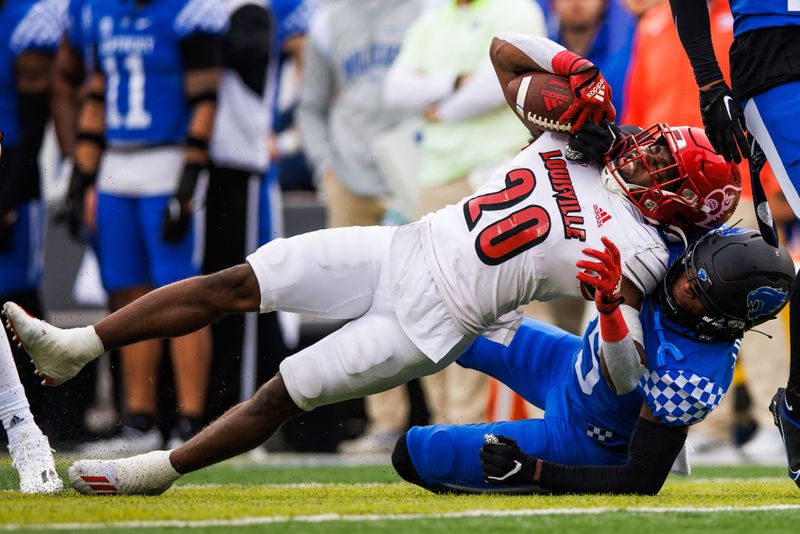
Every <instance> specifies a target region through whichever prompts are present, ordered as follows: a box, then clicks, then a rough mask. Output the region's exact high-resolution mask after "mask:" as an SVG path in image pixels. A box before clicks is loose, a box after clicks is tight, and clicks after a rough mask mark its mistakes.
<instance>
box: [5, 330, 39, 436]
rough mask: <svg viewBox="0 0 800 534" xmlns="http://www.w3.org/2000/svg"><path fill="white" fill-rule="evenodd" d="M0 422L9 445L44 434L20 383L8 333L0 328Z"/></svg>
mask: <svg viewBox="0 0 800 534" xmlns="http://www.w3.org/2000/svg"><path fill="white" fill-rule="evenodd" d="M0 421H2V423H3V428H4V429H5V430H6V433H7V434H8V443H9V445H15V444H16V443H17V442H18V441H20V440H21V439H23V436H24V437H25V438H28V437H37V436H40V435H41V434H42V432H41V430H39V427H38V426H36V422H35V421H34V420H33V414H32V413H31V408H30V405H29V404H28V398H27V397H26V396H25V390H24V389H23V387H22V383H21V382H20V381H19V374H17V366H16V365H14V356H13V354H12V352H11V346H10V345H9V344H8V338H7V337H6V331H5V329H4V328H2V327H0Z"/></svg>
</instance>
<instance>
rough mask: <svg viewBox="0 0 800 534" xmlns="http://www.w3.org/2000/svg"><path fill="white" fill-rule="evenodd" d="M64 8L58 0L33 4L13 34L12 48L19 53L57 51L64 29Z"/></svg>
mask: <svg viewBox="0 0 800 534" xmlns="http://www.w3.org/2000/svg"><path fill="white" fill-rule="evenodd" d="M64 18H65V17H64V9H63V5H62V4H61V3H60V2H58V1H57V0H41V1H40V2H36V3H35V4H34V5H33V6H31V8H30V10H29V11H28V13H27V14H26V15H25V17H23V19H22V20H20V21H19V24H17V27H16V28H14V33H12V34H11V40H10V43H9V44H10V47H11V50H12V51H13V52H14V53H15V54H17V55H19V54H22V53H23V52H25V51H26V50H48V51H55V50H56V48H57V47H58V43H59V42H60V41H61V33H62V31H63V29H64Z"/></svg>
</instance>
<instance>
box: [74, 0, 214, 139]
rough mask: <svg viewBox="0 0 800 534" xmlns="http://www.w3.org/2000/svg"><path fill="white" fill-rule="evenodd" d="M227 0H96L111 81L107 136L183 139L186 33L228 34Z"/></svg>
mask: <svg viewBox="0 0 800 534" xmlns="http://www.w3.org/2000/svg"><path fill="white" fill-rule="evenodd" d="M227 21H228V12H227V9H226V6H225V4H224V2H223V1H222V0H153V1H150V2H146V3H143V4H139V3H137V2H130V1H125V0H102V1H92V2H91V28H90V36H89V38H90V40H91V44H92V46H93V47H94V48H95V49H96V52H95V53H96V56H97V62H98V65H97V69H98V70H100V71H101V72H102V73H103V75H104V77H105V81H106V94H105V104H106V140H107V142H108V144H109V145H111V146H151V145H164V144H180V143H182V142H183V141H184V139H185V137H186V129H187V127H188V123H189V118H190V117H189V112H190V110H189V104H188V102H187V101H186V96H185V92H184V70H183V64H182V60H181V54H180V42H181V40H182V39H184V38H186V37H189V36H192V35H194V34H198V33H212V34H222V33H223V32H224V31H225V28H226V26H227Z"/></svg>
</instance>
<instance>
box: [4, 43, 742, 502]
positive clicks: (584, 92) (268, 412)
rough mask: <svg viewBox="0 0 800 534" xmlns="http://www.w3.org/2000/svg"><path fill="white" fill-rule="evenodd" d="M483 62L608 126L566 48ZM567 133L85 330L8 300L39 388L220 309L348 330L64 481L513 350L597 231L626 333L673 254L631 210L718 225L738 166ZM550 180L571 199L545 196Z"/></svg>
mask: <svg viewBox="0 0 800 534" xmlns="http://www.w3.org/2000/svg"><path fill="white" fill-rule="evenodd" d="M491 56H492V60H493V63H494V64H495V67H496V69H497V73H498V76H499V78H500V81H501V84H502V85H503V86H506V85H508V83H509V82H510V80H512V79H515V78H516V77H517V75H518V74H519V73H523V72H530V71H533V70H538V71H545V72H553V71H555V73H559V74H561V75H562V76H568V77H570V80H571V82H572V84H573V87H575V88H576V89H575V90H576V98H575V106H574V107H571V108H570V111H572V112H576V113H578V114H579V115H580V118H577V119H576V118H575V116H573V119H574V125H575V126H576V127H577V126H579V125H580V122H581V120H586V119H588V118H590V117H591V118H592V119H593V120H600V119H602V118H603V117H607V118H613V108H611V107H610V94H609V92H608V91H602V94H603V95H604V99H603V101H602V102H600V101H599V100H597V99H596V98H594V96H593V95H596V94H599V93H600V92H601V89H604V88H605V80H604V79H603V78H602V76H601V75H600V73H599V71H598V70H597V69H596V68H594V66H593V65H592V64H591V63H589V62H587V61H586V60H585V59H583V58H580V57H579V56H576V55H575V54H572V53H570V52H568V51H566V50H565V49H564V48H563V47H561V46H559V45H556V44H555V43H553V42H551V41H548V40H547V39H543V38H536V37H528V36H522V35H517V34H504V35H503V38H502V39H500V38H498V39H495V41H494V42H493V45H492V50H491ZM508 98H509V100H511V101H512V102H513V103H515V98H511V97H508ZM597 128H599V129H600V130H603V131H605V128H603V127H600V126H598V127H597ZM567 140H568V138H567V136H566V135H565V134H552V133H544V134H542V135H541V136H540V137H539V138H538V139H537V140H536V141H535V142H534V143H533V144H531V145H530V146H529V147H527V148H526V149H525V150H523V151H522V152H521V153H520V154H519V155H518V156H517V157H516V158H515V159H514V160H513V161H512V162H510V163H509V164H507V165H505V166H503V167H501V168H500V169H499V170H498V171H497V172H496V173H495V174H494V175H493V177H492V179H491V180H490V181H489V182H487V183H486V184H485V185H484V186H483V188H481V189H480V190H479V191H478V192H477V194H476V195H474V196H472V197H468V198H466V199H464V200H462V201H461V202H460V203H459V204H457V205H451V206H448V207H446V208H444V209H442V210H439V211H438V212H436V213H433V214H430V215H428V216H427V217H425V218H424V219H422V220H421V221H419V222H418V223H414V224H409V225H406V226H403V227H400V228H393V227H354V228H342V229H329V230H322V231H318V232H312V233H308V234H304V235H301V236H296V237H293V238H290V239H279V240H276V241H273V242H272V243H269V244H267V245H265V246H263V247H261V248H260V249H259V250H258V251H256V253H254V254H253V255H251V256H249V257H248V263H247V264H244V265H240V266H237V267H234V268H231V269H227V270H225V271H222V272H220V273H217V274H215V275H212V276H206V277H196V278H191V279H188V280H184V281H182V282H178V283H175V284H171V285H169V286H166V287H164V288H161V289H159V290H157V291H154V292H151V293H149V294H147V295H145V296H144V297H142V298H140V299H138V300H137V301H136V302H134V303H132V304H131V305H129V306H126V307H125V308H122V309H120V310H118V311H116V312H115V313H113V314H112V315H110V316H109V317H107V318H105V319H103V320H102V321H101V322H99V323H98V324H97V325H96V326H95V327H93V326H87V327H84V328H78V329H70V330H61V329H57V328H55V327H53V326H51V325H48V324H47V323H46V322H44V321H41V320H37V319H34V318H31V317H30V316H28V315H27V314H25V313H24V311H23V310H22V309H21V308H19V307H18V306H16V305H14V304H13V303H7V304H6V305H5V306H4V311H5V313H6V315H7V317H8V320H9V323H10V324H12V325H13V327H14V329H15V331H16V333H17V336H18V339H19V340H20V342H21V343H23V344H24V345H25V347H26V348H27V349H28V351H29V352H30V353H31V355H32V357H33V358H34V361H35V363H36V365H37V368H38V370H39V372H40V373H42V374H43V375H45V377H46V379H45V380H46V381H47V382H49V383H52V384H58V383H61V382H63V381H65V380H68V379H69V378H71V377H72V376H74V375H75V373H77V372H78V371H79V370H80V368H81V367H82V366H83V365H84V364H85V363H86V362H88V361H91V360H92V359H94V358H96V357H97V356H98V355H99V354H101V353H102V352H103V351H104V350H105V348H111V347H115V346H122V345H126V344H130V343H133V342H137V341H140V340H142V339H147V338H160V337H170V336H174V335H180V334H182V333H185V332H190V331H193V330H195V329H197V328H199V327H201V326H203V325H205V324H208V323H209V322H211V321H214V320H216V319H218V318H219V317H222V316H224V315H225V314H227V313H231V312H243V311H254V310H260V311H271V310H274V309H283V310H288V311H298V312H304V313H309V314H312V315H316V316H319V317H325V318H336V319H350V320H351V321H350V322H349V323H347V324H346V325H345V326H344V327H342V328H341V329H340V330H338V331H337V332H334V333H333V334H331V335H329V336H328V337H326V338H325V339H323V340H321V341H320V342H318V343H316V344H315V345H312V346H311V347H309V348H307V349H305V350H303V351H301V352H299V353H297V354H295V355H294V356H292V357H290V358H287V359H286V360H284V361H283V362H282V364H281V368H280V373H279V374H278V375H276V376H275V377H274V378H273V379H272V380H270V381H269V382H267V383H266V384H265V385H264V386H262V387H261V389H259V391H258V392H257V393H256V394H255V395H254V396H253V398H252V399H251V400H248V401H245V402H244V403H242V404H240V405H238V406H236V407H234V408H233V409H231V410H229V411H228V412H227V413H226V414H225V415H223V416H222V417H221V418H220V419H218V420H217V421H216V422H214V423H212V424H211V425H210V426H209V427H207V428H206V429H204V430H203V431H202V432H201V433H200V434H198V435H197V436H196V437H195V438H193V439H192V440H190V441H189V442H187V443H186V444H185V445H184V446H182V447H180V448H178V449H175V450H173V451H171V452H170V451H157V452H153V453H149V454H145V455H140V456H134V457H132V458H128V459H123V460H116V461H100V460H87V461H82V462H77V463H76V464H74V465H73V466H72V468H71V480H72V482H73V483H74V485H75V487H76V488H78V489H79V491H82V492H86V493H90V494H93V493H94V489H93V488H92V486H91V484H90V483H89V482H87V481H91V480H94V479H93V478H91V477H95V476H104V477H106V479H108V480H109V481H110V483H111V484H112V485H114V487H115V488H116V491H117V492H118V493H120V494H133V493H137V494H142V493H144V494H157V493H161V492H163V491H165V490H166V489H167V488H168V487H169V486H170V485H171V484H172V482H174V481H175V480H176V479H177V478H178V477H180V476H181V473H187V472H190V471H194V470H197V469H200V468H202V467H205V466H208V465H211V464H213V463H215V462H218V461H220V460H223V459H225V458H229V457H231V456H234V455H236V454H240V453H242V452H244V451H247V450H249V449H251V448H253V447H255V446H256V445H258V444H260V443H262V442H263V441H264V440H265V439H267V438H268V437H269V436H270V435H272V433H274V432H275V430H276V429H277V428H278V427H279V426H280V425H281V424H282V423H283V422H284V421H286V420H287V419H288V418H290V417H292V416H294V415H297V414H298V413H300V412H301V411H303V410H306V411H307V410H311V409H313V408H315V407H317V406H320V405H324V404H328V403H332V402H336V401H340V400H345V399H348V398H355V397H360V396H364V395H367V394H370V393H374V392H377V391H383V390H386V389H388V388H391V387H395V386H397V385H399V384H402V383H403V382H405V381H407V380H409V379H411V378H415V377H419V376H423V375H426V374H430V373H432V372H435V371H438V370H440V369H442V368H444V367H446V366H447V365H448V364H449V363H451V362H453V361H454V360H455V359H456V358H457V357H458V356H459V355H460V354H461V352H462V351H463V350H464V349H466V348H467V346H468V345H469V344H470V342H471V341H472V340H473V339H474V338H475V337H476V336H477V335H480V334H483V335H485V336H486V337H488V338H489V339H493V340H497V341H500V342H503V343H509V342H510V340H511V338H512V337H513V334H514V331H515V330H516V327H517V326H518V324H519V321H520V319H521V313H520V311H519V309H518V306H519V305H520V304H524V303H526V302H529V301H531V300H534V299H538V300H547V299H549V298H553V297H556V296H573V297H577V296H579V295H581V288H580V284H578V282H577V280H576V279H575V277H574V274H573V273H574V265H575V262H576V261H577V260H578V259H579V258H580V256H581V251H582V250H583V249H584V248H585V247H595V248H598V247H599V246H600V245H601V241H600V238H601V236H613V239H614V240H615V242H616V245H617V247H618V248H619V250H620V255H621V264H622V272H623V279H622V284H621V290H620V291H621V294H622V295H623V296H624V297H625V299H626V304H625V305H623V306H622V307H621V309H622V313H625V314H627V315H628V316H629V317H630V320H629V321H630V322H631V324H633V323H634V322H638V312H637V311H636V310H637V309H638V307H639V305H640V303H641V299H642V296H643V295H645V294H647V293H649V292H650V291H651V290H652V289H654V288H655V286H656V284H657V283H658V282H659V281H660V280H661V278H662V277H663V275H664V274H665V272H666V264H667V256H668V254H667V250H666V246H665V245H664V243H663V241H662V239H661V237H660V236H659V235H658V233H657V230H656V228H655V227H654V226H651V225H649V224H648V223H647V222H646V221H645V220H644V215H643V214H645V213H646V214H647V216H648V217H649V219H650V220H652V221H654V222H655V221H658V222H661V223H664V224H679V225H681V226H683V227H684V228H686V229H687V230H688V229H691V228H696V227H698V225H700V226H705V225H708V226H710V227H714V226H717V225H719V224H722V223H723V222H724V221H725V220H726V219H727V217H728V215H729V213H730V210H731V209H732V206H730V205H728V204H726V203H721V202H716V203H709V204H707V202H711V200H712V199H711V198H709V194H710V193H711V191H713V190H715V189H729V193H730V194H731V195H733V196H734V197H735V196H736V193H737V192H738V185H737V184H738V180H739V176H738V173H737V169H736V168H735V166H733V165H731V164H726V163H725V162H724V161H723V160H722V158H721V157H719V156H718V155H716V154H715V153H714V152H712V151H711V150H710V149H708V148H704V146H703V144H704V143H707V141H704V140H703V136H702V134H701V133H700V132H699V131H697V130H690V129H686V128H668V127H665V126H662V125H656V126H654V127H651V128H648V129H646V130H644V131H642V132H639V133H637V134H636V135H631V136H627V137H625V138H624V139H623V140H622V141H620V142H619V143H617V144H616V145H615V147H614V148H616V149H617V150H619V152H616V153H615V154H614V155H613V156H602V154H603V153H604V152H605V151H606V150H607V148H608V147H607V146H606V147H605V148H604V149H603V150H601V151H600V154H601V155H600V156H599V157H598V158H597V160H600V161H603V162H604V165H603V171H602V173H601V172H600V170H598V169H597V168H596V167H594V166H589V165H586V166H584V165H583V164H580V163H573V162H571V161H569V160H567V159H566V158H565V156H564V152H565V151H566V148H565V144H566V142H567ZM584 141H585V140H584ZM584 145H585V144H584ZM583 148H584V149H585V150H587V149H588V148H590V147H588V146H584V147H583ZM615 156H616V157H615ZM698 165H700V166H701V167H702V169H703V170H702V171H701V170H700V167H698ZM598 178H602V179H603V180H604V181H605V184H606V187H603V185H602V184H601V181H600V180H598ZM556 183H558V184H560V186H562V187H567V188H568V190H569V192H570V194H569V195H566V196H559V195H554V194H553V193H554V187H555V184H556ZM537 184H538V185H537ZM662 187H663V188H662ZM676 188H677V189H676ZM672 189H676V190H677V191H679V193H675V192H673V191H672ZM573 198H574V199H575V200H570V199H573ZM689 198H691V199H694V202H692V201H688V202H687V199H689ZM733 204H735V202H734V203H733ZM584 205H586V206H589V205H597V206H598V208H597V209H602V210H604V211H605V212H606V213H607V214H609V215H610V217H608V218H607V219H606V221H605V222H604V224H603V226H602V229H601V228H600V225H599V224H597V225H596V224H595V217H594V211H593V210H594V208H588V207H587V208H586V209H591V210H592V211H591V213H586V214H584V213H583V211H582V210H583V209H584V208H582V206H584ZM720 206H724V208H723V209H722V210H717V209H713V208H716V207H720ZM568 214H570V215H568ZM487 235H489V236H495V238H492V239H489V238H487V237H486V236H487ZM498 236H499V237H501V239H497V237H498ZM502 238H504V239H502ZM43 332H44V333H45V334H43ZM630 346H631V345H629V348H630ZM619 358H620V365H619V366H615V367H614V368H613V369H616V370H618V371H619V372H620V375H619V376H618V375H612V380H613V381H614V383H616V384H620V383H628V382H629V381H630V379H631V377H632V376H633V375H632V374H631V373H632V372H635V371H636V370H637V369H638V368H637V367H636V366H634V365H632V363H631V362H633V361H638V354H637V353H636V351H635V350H634V351H624V352H623V353H621V354H619ZM613 369H611V368H610V371H612V373H613V372H614V371H613ZM636 380H637V381H638V376H637V377H636ZM634 383H635V382H634ZM83 477H88V478H83Z"/></svg>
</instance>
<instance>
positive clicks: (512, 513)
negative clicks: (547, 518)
mask: <svg viewBox="0 0 800 534" xmlns="http://www.w3.org/2000/svg"><path fill="white" fill-rule="evenodd" d="M785 510H800V504H773V505H766V506H713V507H694V506H676V507H670V508H656V507H642V508H610V507H600V508H542V509H522V510H464V511H462V512H447V513H441V514H384V515H378V514H364V515H341V514H317V515H298V516H267V517H241V518H236V519H204V520H198V521H180V520H163V521H158V520H156V521H119V522H108V523H60V524H47V523H44V524H38V525H37V524H35V525H23V524H7V525H2V530H18V529H35V530H77V529H81V530H83V529H104V528H120V529H122V528H206V527H240V526H250V525H269V524H280V523H328V522H333V521H352V522H359V521H409V520H414V519H461V518H465V517H527V516H544V515H597V514H607V513H619V512H627V513H635V514H645V513H646V514H669V513H701V514H717V513H726V512H767V511H785Z"/></svg>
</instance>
